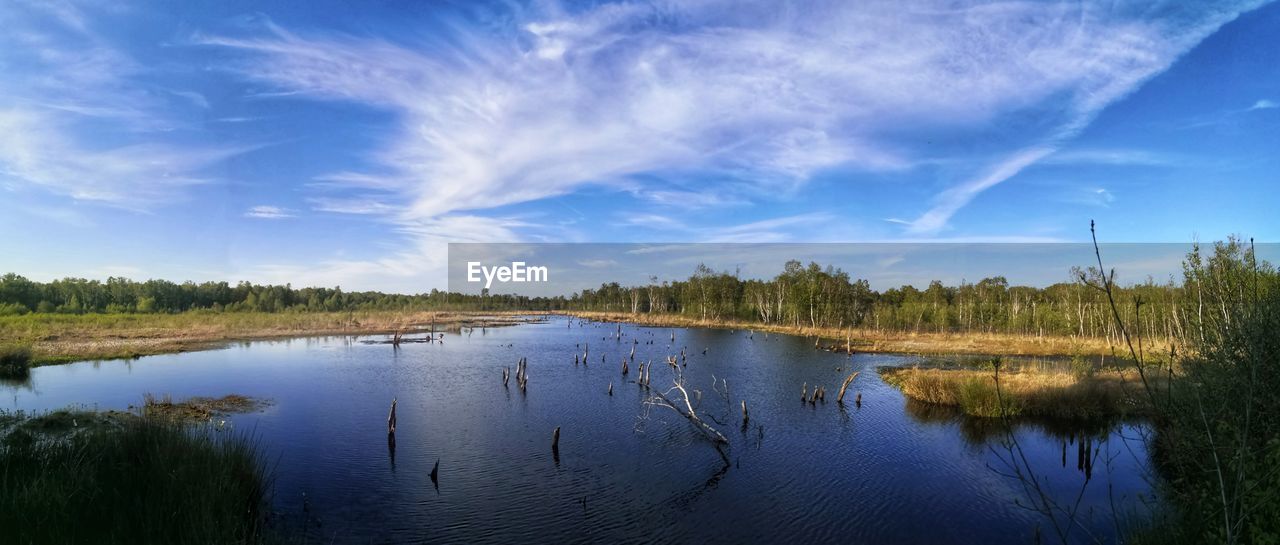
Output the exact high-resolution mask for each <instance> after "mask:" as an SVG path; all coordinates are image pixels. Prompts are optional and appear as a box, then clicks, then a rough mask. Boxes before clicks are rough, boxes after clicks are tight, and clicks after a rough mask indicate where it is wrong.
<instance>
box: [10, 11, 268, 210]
mask: <svg viewBox="0 0 1280 545" xmlns="http://www.w3.org/2000/svg"><path fill="white" fill-rule="evenodd" d="M81 7H82V6H79V5H76V4H73V3H66V2H29V3H28V2H5V3H0V20H5V21H6V26H7V27H8V28H10V29H11V30H12V31H11V32H3V33H0V66H5V67H6V69H5V77H3V78H0V104H3V106H2V107H0V183H3V184H4V185H6V186H8V187H9V188H10V189H27V188H37V189H40V190H43V191H47V192H50V193H54V194H57V195H62V196H66V197H70V198H72V199H74V200H77V201H90V202H96V203H103V204H110V205H114V206H119V207H123V208H128V209H133V210H140V211H141V210H146V209H148V208H149V207H151V206H152V205H154V204H156V203H159V202H164V201H168V200H172V199H175V198H179V197H181V196H182V194H183V192H184V189H185V188H187V187H189V186H192V185H197V184H202V183H207V182H209V181H210V180H211V178H210V177H209V175H208V174H207V168H208V167H209V166H211V165H212V164H214V163H216V162H218V161H220V160H222V159H225V158H227V157H229V156H231V155H235V154H237V153H242V152H244V151H247V150H249V149H252V147H248V146H243V145H241V146H221V145H204V144H198V143H191V142H189V141H184V139H182V138H178V137H175V136H172V134H171V132H172V131H174V129H176V128H179V127H181V126H183V122H182V121H181V117H182V116H180V115H178V114H179V113H180V112H182V111H183V109H184V108H186V109H190V108H193V107H194V108H197V109H201V110H203V109H205V108H207V107H208V101H207V100H206V99H205V97H204V96H203V95H200V94H199V93H195V92H192V91H187V90H182V89H172V88H166V87H157V86H153V85H149V84H148V79H147V78H148V77H149V76H150V75H151V72H150V69H149V68H148V67H147V66H145V65H144V64H143V63H140V62H138V61H137V60H135V59H134V58H132V57H131V56H129V55H128V54H126V53H124V52H123V51H121V50H120V49H118V48H116V47H113V44H111V43H109V42H108V41H106V40H104V39H102V38H101V37H100V36H99V35H98V34H97V33H95V32H94V29H92V28H90V25H89V24H88V22H90V21H96V20H97V19H96V17H98V16H100V15H102V14H101V13H96V12H95V13H85V12H84V11H82V10H81ZM162 133H163V134H164V135H165V137H164V138H158V137H157V135H159V134H162Z"/></svg>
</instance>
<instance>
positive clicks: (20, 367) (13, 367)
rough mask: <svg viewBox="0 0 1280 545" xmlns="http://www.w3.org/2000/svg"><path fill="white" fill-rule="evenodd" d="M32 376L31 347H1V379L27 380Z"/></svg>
mask: <svg viewBox="0 0 1280 545" xmlns="http://www.w3.org/2000/svg"><path fill="white" fill-rule="evenodd" d="M30 374H31V346H30V345H26V344H6V345H0V378H26V377H27V376H28V375H30Z"/></svg>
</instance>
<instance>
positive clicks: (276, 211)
mask: <svg viewBox="0 0 1280 545" xmlns="http://www.w3.org/2000/svg"><path fill="white" fill-rule="evenodd" d="M244 216H245V217H246V218H259V219H268V220H278V219H285V218H296V217H298V215H297V214H296V213H294V211H293V210H290V209H288V208H281V207H279V206H270V205H265V204H262V205H258V206H251V207H249V210H247V211H245V213H244Z"/></svg>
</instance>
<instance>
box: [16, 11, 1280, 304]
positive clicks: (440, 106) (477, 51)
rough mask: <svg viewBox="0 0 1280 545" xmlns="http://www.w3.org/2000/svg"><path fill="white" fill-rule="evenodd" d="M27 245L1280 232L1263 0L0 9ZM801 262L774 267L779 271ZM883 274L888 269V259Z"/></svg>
mask: <svg viewBox="0 0 1280 545" xmlns="http://www.w3.org/2000/svg"><path fill="white" fill-rule="evenodd" d="M0 21H3V23H4V26H5V29H6V30H5V32H3V33H0V234H3V236H0V255H3V256H4V257H3V261H2V264H0V265H2V266H0V269H3V270H6V271H8V270H11V271H15V272H19V273H22V274H25V275H28V276H31V277H33V278H37V279H50V278H54V277H62V276H80V277H90V278H105V277H106V276H110V275H117V276H120V275H123V276H129V277H133V278H147V277H161V278H169V279H174V280H183V279H193V280H207V279H225V280H238V279H247V280H252V281H259V282H277V283H284V282H292V283H293V284H294V285H303V284H323V285H342V286H343V287H344V288H348V289H383V290H391V291H411V292H416V291H422V290H426V289H430V288H433V287H439V288H443V287H444V286H445V267H446V251H445V248H446V244H447V243H448V242H756V243H773V242H866V241H932V242H945V241H953V242H955V241H960V242H973V241H985V242H1048V241H1072V242H1080V241H1085V240H1088V236H1089V232H1088V222H1089V220H1090V219H1096V220H1097V221H1098V222H1099V225H1100V229H1101V231H1100V232H1101V236H1102V237H1103V239H1104V240H1108V241H1113V242H1121V241H1123V242H1187V241H1191V240H1196V239H1198V240H1204V241H1208V240H1215V239H1221V238H1224V237H1226V236H1227V235H1229V234H1233V233H1238V234H1242V235H1244V236H1246V237H1249V236H1252V237H1256V238H1257V239H1258V240H1259V241H1271V242H1274V241H1277V240H1278V239H1280V222H1277V221H1276V219H1275V206H1276V204H1277V201H1278V200H1280V199H1277V190H1276V187H1277V182H1280V180H1278V179H1277V177H1278V176H1277V174H1276V173H1277V172H1280V164H1277V162H1278V161H1280V159H1278V158H1277V156H1278V154H1277V151H1280V130H1278V129H1280V63H1277V62H1276V60H1275V59H1276V58H1277V55H1278V54H1280V32H1276V29H1278V28H1280V6H1277V5H1274V4H1268V3H1265V2H1164V3H1156V4H1154V5H1153V4H1151V3H1146V2H1143V3H1137V2H1134V3H1128V2H1119V3H1117V2H1099V3H1093V2H1069V3H1056V2H1008V3H983V4H968V3H965V2H940V3H936V4H935V3H930V2H922V3H915V4H913V5H912V7H911V8H903V7H902V6H901V5H900V3H898V2H830V3H826V2H790V3H789V2H775V1H765V2H718V1H698V2H687V3H670V4H668V3H662V2H652V3H556V2H547V3H543V2H535V3H528V4H524V3H502V4H483V3H478V2H458V3H455V4H445V3H435V2H432V3H418V4H412V5H410V4H407V3H375V2H363V3H353V2H307V3H297V2H279V3H270V2H268V3H262V2H207V3H195V2H154V3H129V4H128V5H123V6H121V5H117V3H114V2H97V1H87V2H52V1H31V2H26V1H21V0H19V1H14V2H4V3H0ZM778 266H779V267H781V263H779V264H778ZM881 272H883V271H881Z"/></svg>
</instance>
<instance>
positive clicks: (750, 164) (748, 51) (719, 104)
mask: <svg viewBox="0 0 1280 545" xmlns="http://www.w3.org/2000/svg"><path fill="white" fill-rule="evenodd" d="M1258 4H1259V2H1239V3H1223V4H1196V5H1190V6H1162V7H1156V8H1152V9H1148V8H1147V7H1142V6H1115V5H1113V4H1111V3H1093V2H1084V3H1074V4H1041V3H1001V4H974V5H956V4H953V3H936V4H935V3H930V4H922V5H915V6H912V7H909V8H904V7H903V6H901V5H900V4H898V3H891V2H872V3H857V4H848V3H837V2H812V3H809V4H807V5H806V8H807V9H803V10H792V9H789V8H786V7H785V6H781V5H777V4H775V3H772V2H748V3H740V2H731V3H730V2H718V1H708V2H699V3H695V4H688V5H680V6H672V5H643V4H604V5H597V6H592V7H588V8H584V9H570V8H567V7H561V6H556V7H554V8H548V9H544V10H538V9H531V10H527V11H521V12H518V13H514V14H510V15H512V17H509V18H507V20H509V21H511V23H510V24H509V25H506V26H501V27H498V28H496V29H495V28H494V27H493V26H492V25H490V26H484V27H475V26H465V25H457V26H455V27H454V28H453V29H452V31H451V32H449V33H447V34H448V35H447V36H446V37H444V38H440V39H438V40H434V41H424V42H422V43H406V42H395V41H390V40H384V39H378V38H372V37H358V36H351V35H343V34H333V33H322V32H306V31H296V32H295V31H292V30H288V29H285V28H282V27H279V26H276V25H273V24H271V23H264V25H263V27H262V29H261V31H260V32H259V33H257V34H251V35H249V36H247V37H244V36H239V37H234V36H226V35H210V34H202V35H198V36H197V37H196V39H195V41H196V42H197V43H199V44H203V45H207V46H216V47H220V48H226V49H231V50H236V51H240V52H242V53H243V54H244V57H243V58H242V60H241V62H239V63H238V64H236V65H235V66H233V67H232V70H234V71H235V72H236V73H238V74H240V75H242V76H244V77H247V78H250V79H252V80H255V81H259V82H262V83H265V84H267V85H270V86H272V89H270V90H269V91H267V92H270V93H273V94H276V95H277V96H290V97H294V98H306V99H317V100H331V101H349V102H356V103H360V104H365V105H368V106H370V107H373V108H378V109H381V110H385V111H389V112H392V113H394V114H396V115H397V116H398V119H399V122H398V124H399V128H398V131H399V134H398V137H396V138H391V139H388V142H389V144H388V145H386V146H385V147H383V148H380V149H376V150H373V151H372V158H373V159H374V160H376V161H377V162H379V163H380V164H381V165H382V166H383V167H385V169H386V170H387V171H390V172H392V174H391V175H389V176H385V177H383V181H382V182H381V183H382V185H383V187H384V188H386V189H387V190H388V191H392V192H395V193H396V194H398V195H399V196H401V197H402V201H403V202H404V203H405V204H404V205H403V206H399V207H398V208H397V209H396V210H395V212H394V214H395V215H396V216H397V217H398V218H399V219H401V220H413V219H423V218H437V217H444V216H447V215H449V214H453V213H457V212H460V211H477V210H485V209H490V208H494V207H500V206H505V205H509V204H514V203H520V202H528V201H533V200H538V199H543V198H546V197H551V196H556V195H563V194H566V193H570V192H573V191H575V190H578V189H580V188H582V187H584V186H590V185H604V186H610V185H616V186H617V187H624V186H625V187H627V188H630V190H632V191H633V192H635V193H636V194H637V195H643V196H646V198H649V199H650V200H653V201H654V202H666V203H669V204H671V205H672V206H677V205H680V204H683V205H684V206H686V207H690V208H692V207H696V206H698V203H699V202H702V203H705V205H706V206H717V205H720V204H723V203H717V202H715V199H714V198H712V197H705V195H707V194H709V193H711V191H708V192H689V193H698V194H701V195H704V196H703V197H701V198H688V199H681V198H679V197H680V196H681V195H680V194H679V193H675V192H669V191H666V190H659V189H654V188H645V187H644V184H643V182H641V183H640V185H641V188H640V189H636V184H637V182H636V179H637V178H635V176H637V175H647V176H657V177H661V176H662V175H664V174H678V175H681V176H698V175H701V176H703V177H704V178H706V179H717V180H732V186H733V187H740V188H741V187H745V188H748V192H755V193H756V194H770V193H774V194H776V193H777V192H779V191H781V192H786V191H788V190H790V189H794V188H795V187H797V186H799V185H802V184H804V183H805V182H806V181H807V180H808V179H809V178H811V177H812V176H813V175H814V174H815V173H818V172H821V171H823V170H824V169H831V168H845V169H849V168H852V169H863V170H894V169H905V168H911V167H912V165H914V164H915V162H916V161H918V160H922V159H927V158H928V157H927V155H928V151H927V150H924V149H920V148H921V146H919V145H918V144H916V143H914V142H912V139H911V138H904V136H903V135H904V134H913V133H914V134H919V133H927V132H929V131H947V132H952V133H954V132H956V131H960V132H963V131H979V132H978V134H982V133H981V131H990V130H992V124H993V123H995V122H997V121H1000V122H1002V123H1009V124H1012V125H1020V126H1031V127H1039V128H1038V129H1036V130H1033V131H1031V136H1030V139H1031V140H1032V141H1033V143H1032V144H1030V145H1028V146H1026V147H1023V148H1020V149H1019V148H1014V149H1005V150H999V149H995V150H991V154H992V155H993V156H995V157H997V159H995V160H994V161H992V162H990V163H989V164H987V165H986V166H985V167H983V168H981V169H979V171H978V172H975V173H973V174H972V175H971V176H970V178H969V180H968V181H964V182H961V183H959V184H957V185H955V186H952V187H950V188H948V189H946V190H944V191H942V192H941V193H939V194H938V195H937V196H936V197H935V199H934V201H933V203H932V204H931V206H930V208H929V209H928V210H926V211H925V212H923V213H922V214H920V215H919V216H918V217H916V218H915V219H913V220H909V221H907V223H906V224H905V225H904V229H905V233H906V234H907V235H911V236H921V235H934V234H937V233H939V232H941V231H943V230H945V229H946V228H947V226H948V223H949V221H950V219H951V218H952V216H954V214H956V213H957V212H958V211H959V210H960V209H962V208H963V207H964V206H966V205H967V204H968V203H969V202H970V201H972V200H973V199H974V198H976V197H977V196H978V195H979V194H981V193H983V192H984V191H986V190H987V189H989V188H991V187H994V186H996V185H998V184H1000V183H1002V182H1004V181H1005V180H1008V179H1009V178H1011V177H1013V176H1015V175H1017V174H1018V173H1019V172H1021V171H1022V170H1023V169H1025V168H1027V167H1029V166H1031V165H1034V164H1036V163H1038V162H1040V161H1041V160H1043V159H1045V158H1046V157H1049V156H1051V155H1052V154H1053V153H1054V152H1055V151H1057V150H1058V149H1059V148H1060V147H1061V146H1062V145H1063V143H1064V142H1066V141H1069V140H1070V139H1072V138H1073V137H1074V136H1075V135H1076V134H1078V133H1079V132H1080V131H1081V130H1082V129H1083V128H1084V127H1086V126H1088V124H1089V123H1090V122H1091V121H1092V119H1093V117H1095V116H1096V115H1097V114H1098V112H1100V111H1101V110H1102V109H1103V108H1105V107H1107V106H1108V105H1110V104H1112V103H1114V102H1115V101H1117V100H1119V99H1121V98H1123V97H1124V96H1126V95H1128V94H1129V93H1130V92H1132V91H1133V90H1134V89H1136V88H1137V87H1139V86H1140V85H1141V84H1142V83H1143V82H1144V81H1146V80H1147V79H1149V78H1150V77H1152V76H1153V75H1155V74H1158V73H1160V72H1161V71H1163V70H1165V69H1166V68H1167V67H1168V66H1169V65H1170V64H1171V63H1172V62H1173V61H1174V60H1175V59H1177V58H1178V57H1179V56H1180V55H1181V54H1182V53H1184V52H1185V51H1187V50H1188V49H1189V48H1190V47H1192V46H1194V45H1195V44H1196V43H1198V42H1199V41H1200V40H1202V39H1203V38H1204V37H1206V36H1207V35H1209V34H1210V33H1212V32H1213V31H1214V30H1216V29H1217V28H1218V27H1219V26H1221V25H1222V24H1224V23H1225V22H1227V21H1230V20H1231V19H1233V18H1234V17H1236V15H1238V14H1239V13H1240V12H1241V11H1244V10H1247V9H1250V8H1252V7H1254V6H1256V5H1258ZM1029 120H1033V121H1029ZM996 140H998V139H996ZM709 183H710V184H712V186H713V187H716V188H721V187H729V186H726V185H720V184H717V183H715V182H709ZM684 196H688V195H684ZM677 203H679V204H677Z"/></svg>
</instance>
